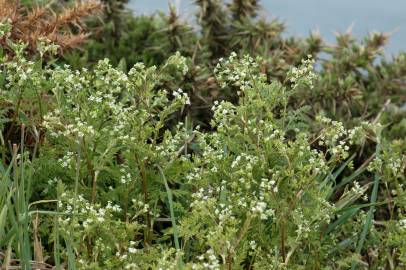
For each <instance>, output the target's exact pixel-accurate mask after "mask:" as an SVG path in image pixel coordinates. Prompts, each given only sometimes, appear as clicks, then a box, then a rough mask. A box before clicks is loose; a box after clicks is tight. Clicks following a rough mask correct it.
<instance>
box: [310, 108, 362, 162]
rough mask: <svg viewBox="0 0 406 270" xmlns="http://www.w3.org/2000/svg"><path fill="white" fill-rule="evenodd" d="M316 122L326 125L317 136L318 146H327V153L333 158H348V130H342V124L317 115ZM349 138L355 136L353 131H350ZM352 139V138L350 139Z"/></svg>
mask: <svg viewBox="0 0 406 270" xmlns="http://www.w3.org/2000/svg"><path fill="white" fill-rule="evenodd" d="M316 120H317V121H319V122H321V123H322V124H324V125H326V127H325V128H324V129H323V130H322V132H321V134H320V136H319V145H321V146H323V145H326V146H329V147H330V149H329V151H330V152H331V154H333V155H334V156H339V157H342V158H347V157H348V150H350V146H349V142H348V139H349V138H348V134H349V132H348V130H346V129H345V128H344V125H343V123H341V122H339V121H333V120H331V119H329V118H327V117H324V116H320V115H318V116H317V118H316ZM350 134H351V136H353V134H355V131H351V133H350ZM351 138H353V137H351Z"/></svg>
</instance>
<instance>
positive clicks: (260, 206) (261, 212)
mask: <svg viewBox="0 0 406 270" xmlns="http://www.w3.org/2000/svg"><path fill="white" fill-rule="evenodd" d="M251 212H252V213H253V214H254V215H258V216H259V217H260V218H261V219H262V220H267V219H269V218H270V217H273V216H274V215H275V211H274V210H273V209H269V208H268V206H267V204H266V202H263V201H257V202H255V203H254V205H253V206H252V207H251Z"/></svg>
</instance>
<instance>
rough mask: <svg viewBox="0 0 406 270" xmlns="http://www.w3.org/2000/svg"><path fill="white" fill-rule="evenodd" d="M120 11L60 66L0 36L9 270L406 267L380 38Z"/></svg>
mask: <svg viewBox="0 0 406 270" xmlns="http://www.w3.org/2000/svg"><path fill="white" fill-rule="evenodd" d="M123 2H125V1H117V2H116V1H104V4H105V9H106V11H105V17H103V21H104V25H103V27H102V28H101V29H98V30H95V29H96V28H93V29H94V31H95V32H96V33H95V35H94V36H93V37H92V38H91V39H90V40H89V41H88V43H87V44H86V46H85V47H84V48H82V49H81V50H75V51H71V52H69V53H67V52H65V53H64V54H63V55H62V54H61V53H62V51H61V50H60V47H61V46H62V47H63V43H62V44H59V45H60V46H59V47H58V44H54V43H51V42H50V40H47V39H44V38H40V39H39V40H38V42H37V43H35V42H31V43H29V44H27V43H25V44H24V43H23V42H22V41H26V40H25V39H21V40H19V39H18V38H16V37H15V33H19V32H18V31H14V32H13V21H10V20H4V21H2V22H1V24H0V41H1V42H0V44H1V45H2V47H1V55H0V57H1V62H0V64H1V73H0V90H1V97H0V104H1V108H0V109H1V111H0V112H1V114H0V115H1V117H0V120H1V121H0V127H1V129H2V133H1V137H0V139H1V140H0V141H1V158H2V162H1V165H0V173H1V181H0V262H1V264H2V265H3V266H4V267H7V266H10V267H12V266H16V265H18V266H21V268H22V269H51V268H52V267H53V266H55V267H56V269H403V268H404V267H406V266H405V264H406V211H405V207H406V191H405V188H406V187H405V162H406V158H405V152H406V144H405V138H406V120H405V119H406V118H405V115H406V110H405V108H404V107H405V105H404V104H405V102H406V94H405V89H406V81H405V80H406V78H405V76H406V55H405V54H404V53H399V54H398V55H397V56H395V57H394V58H393V59H391V60H385V59H381V58H380V57H381V52H382V50H381V48H382V46H383V45H384V44H385V42H386V38H387V37H386V36H385V35H384V34H379V33H374V34H371V35H370V36H369V37H367V38H365V40H364V41H362V42H358V41H356V40H355V39H354V38H352V37H351V35H350V34H342V35H339V36H338V37H337V44H336V45H334V46H327V45H324V44H323V42H322V40H321V39H320V37H318V36H317V35H316V34H312V35H311V36H310V37H309V38H308V39H304V40H302V39H297V38H283V37H282V32H283V28H284V27H283V25H282V24H281V23H279V22H278V21H271V22H268V21H266V20H265V19H261V18H258V17H257V15H256V14H257V10H258V8H259V7H258V3H257V1H255V0H246V1H244V0H235V1H232V2H231V3H230V4H229V5H228V6H225V5H223V4H222V2H221V1H218V0H211V1H208V0H202V1H196V4H197V5H198V6H199V7H200V9H199V14H198V20H199V25H200V28H199V30H196V29H195V28H193V27H192V26H190V25H189V24H188V23H185V22H181V21H180V20H179V18H178V17H177V15H176V11H175V10H174V9H172V10H171V12H170V14H169V15H165V14H158V15H154V16H137V17H134V16H132V15H130V14H128V13H126V12H125V10H123V6H122V3H123ZM3 4H6V3H3ZM99 22H100V19H98V20H94V21H90V22H87V24H88V26H89V27H96V25H97V24H98V23H99ZM72 31H73V33H72V34H74V33H75V30H74V29H73V30H72ZM321 53H324V55H325V56H324V58H322V56H321V55H323V54H321ZM326 55H327V56H326ZM105 57H107V58H110V60H108V59H107V58H106V59H104V58H105ZM67 63H68V64H69V65H67ZM314 66H317V68H316V69H315V68H314ZM6 269H7V268H6Z"/></svg>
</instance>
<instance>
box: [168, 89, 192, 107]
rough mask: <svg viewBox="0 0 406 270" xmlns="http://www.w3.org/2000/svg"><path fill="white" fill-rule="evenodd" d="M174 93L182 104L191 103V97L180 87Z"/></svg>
mask: <svg viewBox="0 0 406 270" xmlns="http://www.w3.org/2000/svg"><path fill="white" fill-rule="evenodd" d="M172 95H173V96H174V98H175V100H177V101H180V102H181V103H182V104H185V105H190V99H189V96H188V94H186V93H184V92H183V90H182V89H180V88H179V89H178V90H177V91H173V93H172Z"/></svg>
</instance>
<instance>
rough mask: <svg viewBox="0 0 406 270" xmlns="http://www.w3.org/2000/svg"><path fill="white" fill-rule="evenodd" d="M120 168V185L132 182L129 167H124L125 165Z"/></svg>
mask: <svg viewBox="0 0 406 270" xmlns="http://www.w3.org/2000/svg"><path fill="white" fill-rule="evenodd" d="M120 166H121V168H120V173H121V176H120V183H121V184H123V185H125V184H128V183H130V182H131V181H132V180H133V177H132V175H131V172H130V169H129V167H128V166H127V165H125V164H122V165H120Z"/></svg>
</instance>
